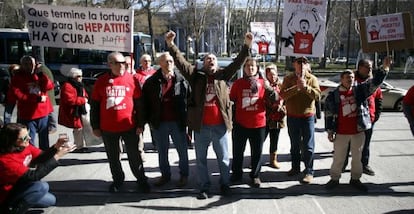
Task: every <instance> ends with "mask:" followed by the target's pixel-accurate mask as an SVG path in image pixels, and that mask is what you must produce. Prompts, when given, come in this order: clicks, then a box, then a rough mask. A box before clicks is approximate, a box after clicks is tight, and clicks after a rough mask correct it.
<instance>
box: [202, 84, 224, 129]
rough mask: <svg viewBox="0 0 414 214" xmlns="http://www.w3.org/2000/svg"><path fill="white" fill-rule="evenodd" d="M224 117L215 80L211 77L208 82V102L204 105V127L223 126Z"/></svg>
mask: <svg viewBox="0 0 414 214" xmlns="http://www.w3.org/2000/svg"><path fill="white" fill-rule="evenodd" d="M223 123H224V120H223V116H222V115H221V112H220V108H219V106H218V100H217V95H216V90H215V87H214V78H213V77H212V76H210V77H209V78H208V82H207V88H206V101H205V103H204V115H203V124H204V125H219V124H223Z"/></svg>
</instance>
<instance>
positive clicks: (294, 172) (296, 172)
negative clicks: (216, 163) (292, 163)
mask: <svg viewBox="0 0 414 214" xmlns="http://www.w3.org/2000/svg"><path fill="white" fill-rule="evenodd" d="M299 173H300V170H298V169H290V170H289V171H288V172H287V175H288V176H289V177H290V176H294V175H298V174H299Z"/></svg>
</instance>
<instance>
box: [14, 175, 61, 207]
mask: <svg viewBox="0 0 414 214" xmlns="http://www.w3.org/2000/svg"><path fill="white" fill-rule="evenodd" d="M22 200H23V201H25V202H26V203H27V204H28V205H29V206H30V207H49V206H53V205H55V204H56V197H55V196H54V195H53V194H51V193H50V192H49V184H48V183H46V182H44V181H33V182H28V183H24V184H20V185H17V186H15V187H14V188H13V189H12V192H11V193H10V196H9V199H8V205H9V206H16V205H17V203H19V202H20V201H22Z"/></svg>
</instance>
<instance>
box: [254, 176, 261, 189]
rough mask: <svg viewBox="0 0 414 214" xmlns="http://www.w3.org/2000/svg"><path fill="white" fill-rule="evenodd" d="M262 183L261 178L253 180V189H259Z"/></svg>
mask: <svg viewBox="0 0 414 214" xmlns="http://www.w3.org/2000/svg"><path fill="white" fill-rule="evenodd" d="M260 184H262V181H261V180H260V178H252V187H255V188H259V187H260Z"/></svg>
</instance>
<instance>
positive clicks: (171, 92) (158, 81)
mask: <svg viewBox="0 0 414 214" xmlns="http://www.w3.org/2000/svg"><path fill="white" fill-rule="evenodd" d="M159 65H160V67H161V68H160V69H158V70H157V72H156V73H155V74H153V75H152V76H151V77H150V78H148V79H147V80H146V81H145V84H144V86H143V88H142V99H141V101H142V105H139V107H140V110H139V111H138V112H139V114H138V118H139V120H138V125H139V127H140V130H139V132H140V133H142V132H143V128H144V124H145V123H147V122H148V124H149V125H150V127H151V129H152V131H153V137H154V140H155V142H156V143H157V147H158V162H159V167H160V171H161V177H160V178H159V180H158V181H157V182H156V183H155V185H156V186H163V185H164V184H166V183H168V182H169V181H170V180H171V169H170V163H169V161H168V149H169V145H170V138H169V136H170V135H171V138H172V140H173V143H174V145H175V148H176V149H177V152H178V157H179V162H178V167H179V168H180V180H179V181H178V184H177V186H178V187H184V186H185V185H187V181H188V174H189V165H188V153H187V142H186V140H185V137H186V135H185V129H186V126H187V123H186V122H187V119H186V118H187V100H188V98H189V96H190V86H189V84H188V82H187V81H186V80H185V78H184V77H183V76H182V75H181V74H180V73H179V72H176V71H174V60H173V58H172V56H171V55H170V54H169V53H163V54H162V55H161V56H160V58H159Z"/></svg>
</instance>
